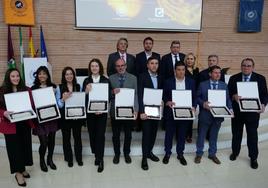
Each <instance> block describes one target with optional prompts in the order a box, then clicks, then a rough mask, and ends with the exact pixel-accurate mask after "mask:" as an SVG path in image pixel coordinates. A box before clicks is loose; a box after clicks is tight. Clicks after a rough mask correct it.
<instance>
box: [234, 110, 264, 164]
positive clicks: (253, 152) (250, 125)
mask: <svg viewBox="0 0 268 188" xmlns="http://www.w3.org/2000/svg"><path fill="white" fill-rule="evenodd" d="M234 115H235V117H234V118H232V134H233V138H232V152H233V154H234V155H236V156H237V155H239V153H240V149H241V141H242V138H243V129H244V125H245V127H246V131H247V146H248V156H249V157H250V159H252V160H255V159H257V158H258V154H259V150H258V127H259V119H260V115H259V114H258V113H235V114H234Z"/></svg>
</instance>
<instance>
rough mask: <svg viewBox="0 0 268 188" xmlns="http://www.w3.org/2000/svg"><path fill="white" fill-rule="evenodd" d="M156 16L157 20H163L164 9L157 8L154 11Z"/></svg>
mask: <svg viewBox="0 0 268 188" xmlns="http://www.w3.org/2000/svg"><path fill="white" fill-rule="evenodd" d="M154 15H155V17H157V18H162V17H164V9H163V8H155V10H154Z"/></svg>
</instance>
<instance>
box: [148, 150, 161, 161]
mask: <svg viewBox="0 0 268 188" xmlns="http://www.w3.org/2000/svg"><path fill="white" fill-rule="evenodd" d="M148 158H149V159H151V160H152V161H154V162H158V161H159V158H158V157H157V156H156V155H154V154H153V153H152V152H151V153H150V156H149V157H148Z"/></svg>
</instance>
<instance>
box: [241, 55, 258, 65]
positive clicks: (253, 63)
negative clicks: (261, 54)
mask: <svg viewBox="0 0 268 188" xmlns="http://www.w3.org/2000/svg"><path fill="white" fill-rule="evenodd" d="M245 61H251V62H252V65H253V67H254V66H255V62H254V60H253V59H252V58H249V57H247V58H245V59H243V60H242V62H241V66H242V64H243V63H244V62H245Z"/></svg>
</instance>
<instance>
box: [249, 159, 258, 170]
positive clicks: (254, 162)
mask: <svg viewBox="0 0 268 188" xmlns="http://www.w3.org/2000/svg"><path fill="white" fill-rule="evenodd" d="M250 167H251V168H253V169H257V168H258V167H259V164H258V162H257V160H251V161H250Z"/></svg>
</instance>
